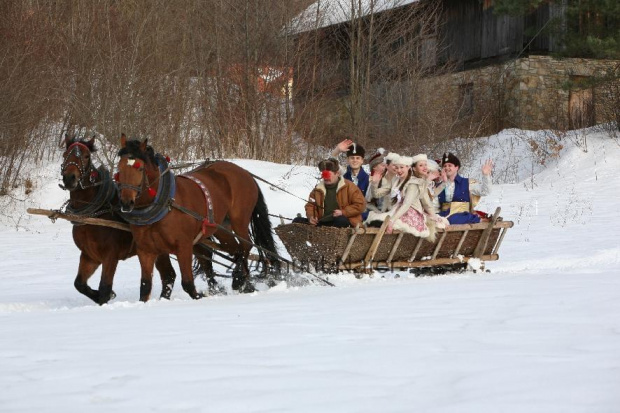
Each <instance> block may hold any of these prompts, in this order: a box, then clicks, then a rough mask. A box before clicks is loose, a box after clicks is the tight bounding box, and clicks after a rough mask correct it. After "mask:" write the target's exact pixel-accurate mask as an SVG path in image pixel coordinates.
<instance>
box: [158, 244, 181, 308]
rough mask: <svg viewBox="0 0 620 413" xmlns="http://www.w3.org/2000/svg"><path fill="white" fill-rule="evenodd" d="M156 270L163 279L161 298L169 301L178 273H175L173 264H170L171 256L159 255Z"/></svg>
mask: <svg viewBox="0 0 620 413" xmlns="http://www.w3.org/2000/svg"><path fill="white" fill-rule="evenodd" d="M155 268H157V271H159V276H160V278H161V295H160V298H164V299H166V300H169V299H170V295H171V294H172V287H173V286H174V280H175V279H176V278H177V273H176V272H175V271H174V268H173V267H172V263H171V262H170V256H169V255H167V254H164V255H159V256H158V257H157V259H156V260H155Z"/></svg>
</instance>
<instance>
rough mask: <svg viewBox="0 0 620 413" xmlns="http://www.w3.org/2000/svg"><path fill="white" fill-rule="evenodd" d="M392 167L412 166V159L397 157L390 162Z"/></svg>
mask: <svg viewBox="0 0 620 413" xmlns="http://www.w3.org/2000/svg"><path fill="white" fill-rule="evenodd" d="M392 163H393V164H394V165H407V166H411V165H412V164H413V158H412V157H410V156H399V157H398V158H396V159H394V160H393V161H392Z"/></svg>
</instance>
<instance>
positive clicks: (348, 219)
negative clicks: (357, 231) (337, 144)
mask: <svg viewBox="0 0 620 413" xmlns="http://www.w3.org/2000/svg"><path fill="white" fill-rule="evenodd" d="M318 166H319V171H320V172H321V177H322V180H321V181H320V182H319V183H318V185H317V186H316V187H315V188H314V189H313V190H312V192H310V197H309V200H308V203H306V207H305V209H306V217H307V218H295V219H294V220H293V222H298V223H309V224H311V225H318V226H331V227H340V228H345V227H350V226H356V225H357V224H360V223H361V222H362V212H363V211H364V209H366V200H365V199H364V195H363V194H362V191H360V190H359V188H358V187H357V186H355V184H353V182H351V181H348V180H346V179H343V178H342V177H341V176H340V165H339V164H338V160H336V159H334V158H330V159H326V160H323V161H321V162H319V165H318Z"/></svg>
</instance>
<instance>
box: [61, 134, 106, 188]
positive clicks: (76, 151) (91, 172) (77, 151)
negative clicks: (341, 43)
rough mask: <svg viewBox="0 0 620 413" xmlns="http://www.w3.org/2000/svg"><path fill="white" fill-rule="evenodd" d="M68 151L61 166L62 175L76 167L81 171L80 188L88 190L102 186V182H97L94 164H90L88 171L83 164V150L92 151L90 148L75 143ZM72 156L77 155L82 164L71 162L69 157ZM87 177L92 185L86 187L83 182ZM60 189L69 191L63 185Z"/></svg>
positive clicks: (80, 143)
mask: <svg viewBox="0 0 620 413" xmlns="http://www.w3.org/2000/svg"><path fill="white" fill-rule="evenodd" d="M67 150H68V151H67V155H66V156H65V158H64V159H63V161H62V164H60V173H61V174H62V173H63V172H64V170H65V169H66V168H67V167H68V166H75V167H76V168H77V169H78V171H80V180H79V181H78V183H79V185H80V188H82V189H86V188H90V187H93V186H97V185H101V183H102V181H101V182H99V183H97V182H96V180H97V175H98V171H97V170H96V169H94V168H93V163H92V162H88V169H87V168H86V167H85V166H84V163H83V162H82V151H83V150H86V151H90V149H88V146H86V145H84V144H83V143H82V142H74V143H72V144H71V145H70V146H69V148H67ZM71 155H75V156H76V157H77V158H78V159H79V160H80V162H79V163H77V162H74V161H71V162H69V157H70V156H71ZM86 175H88V176H89V181H90V185H88V186H84V184H83V183H82V180H83V179H84V177H85V176H86ZM60 187H61V188H62V189H67V188H65V187H64V186H63V185H60Z"/></svg>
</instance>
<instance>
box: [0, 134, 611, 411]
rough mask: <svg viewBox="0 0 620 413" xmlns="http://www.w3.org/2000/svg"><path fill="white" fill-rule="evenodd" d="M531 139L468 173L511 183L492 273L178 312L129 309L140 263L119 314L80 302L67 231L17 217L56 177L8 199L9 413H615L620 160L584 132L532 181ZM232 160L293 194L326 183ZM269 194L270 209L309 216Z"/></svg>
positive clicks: (134, 305)
mask: <svg viewBox="0 0 620 413" xmlns="http://www.w3.org/2000/svg"><path fill="white" fill-rule="evenodd" d="M528 133H530V134H533V135H535V133H534V132H528ZM524 134H525V132H524V131H504V132H503V133H501V134H499V135H496V136H493V137H490V138H487V139H488V144H487V146H486V147H487V152H488V153H482V154H480V155H481V156H480V160H479V162H473V163H472V165H475V164H479V163H481V161H482V159H484V158H486V157H488V156H492V157H494V158H495V160H496V163H497V170H496V173H495V176H496V179H497V178H498V177H500V176H504V177H510V178H505V179H503V181H502V183H499V184H497V185H495V186H494V191H493V193H492V194H491V195H490V196H488V197H486V198H485V199H483V203H482V204H481V205H480V209H483V210H487V211H492V210H494V209H495V207H496V206H501V207H502V211H503V212H502V215H503V217H504V219H506V220H512V221H514V222H515V227H514V228H512V229H511V230H509V231H508V234H507V235H506V238H505V240H504V242H503V244H502V248H501V250H500V260H499V261H496V262H490V263H487V268H489V269H490V270H491V272H490V273H476V274H473V273H469V274H465V275H456V274H452V275H445V276H438V277H418V278H415V277H413V276H412V275H409V274H407V273H404V272H403V273H401V274H399V275H400V277H398V278H396V277H395V274H390V273H388V274H386V275H385V277H384V278H382V277H379V276H377V277H375V278H372V279H369V278H364V279H363V280H357V279H355V278H354V277H353V276H352V275H348V274H343V275H339V276H331V277H330V281H332V282H333V283H335V284H336V287H335V288H332V287H321V286H318V285H311V286H307V287H290V288H287V286H286V285H284V284H280V285H278V286H276V287H274V288H273V289H271V290H266V291H261V292H258V293H254V294H250V295H236V294H235V295H227V296H217V297H210V298H206V299H203V300H200V301H192V300H191V299H189V297H188V296H187V295H186V294H185V293H184V292H183V291H182V289H181V288H180V285H179V284H180V283H179V282H178V281H177V285H176V286H175V290H174V292H173V299H172V300H171V301H159V300H158V299H152V300H151V301H150V302H148V303H146V304H143V303H140V302H139V301H138V297H139V278H140V277H139V265H138V260H137V259H136V258H133V259H130V260H128V261H126V262H122V263H121V264H120V265H119V268H118V271H117V274H116V279H115V285H114V290H115V292H116V293H117V297H116V299H114V300H113V301H112V302H111V303H110V304H108V305H105V306H103V307H99V306H97V305H95V304H94V303H93V302H91V301H90V300H88V299H87V298H86V297H84V296H82V295H80V294H79V293H78V292H77V291H75V289H74V288H73V280H74V278H75V274H76V271H77V263H78V257H79V252H78V250H77V248H76V247H75V246H74V244H73V241H72V238H71V226H70V224H69V223H67V222H66V221H59V222H56V223H55V224H54V223H51V222H50V221H49V220H48V219H47V218H44V217H40V216H28V215H27V214H25V208H27V207H43V208H48V207H49V208H58V207H59V206H60V205H61V204H62V203H63V202H64V200H65V199H66V197H67V194H66V193H64V192H63V191H61V190H60V189H59V188H58V186H57V184H58V182H59V181H58V178H59V172H58V171H59V165H60V161H58V162H57V163H54V164H50V165H49V167H47V168H45V169H44V170H43V171H42V172H39V173H37V174H35V175H33V180H34V181H35V188H36V189H35V192H34V193H33V194H31V195H30V196H28V197H26V196H25V195H24V194H23V188H22V189H17V190H16V191H15V193H14V194H13V195H12V196H11V197H1V198H0V208H2V216H1V217H0V242H1V244H2V246H3V251H4V257H3V260H2V268H3V274H2V276H0V291H2V293H1V294H0V333H1V334H0V412H2V413H6V412H63V413H66V412H106V413H107V412H545V413H548V412H610V413H611V412H619V411H620V274H619V273H620V270H619V267H620V266H619V264H620V242H619V235H620V220H619V219H618V218H617V215H618V200H619V199H620V198H619V194H620V180H619V179H618V178H617V176H618V169H619V167H620V146H618V144H617V143H616V142H615V141H613V140H612V139H610V138H609V137H608V136H606V135H604V134H601V133H594V132H592V133H589V134H588V135H587V144H588V147H587V152H584V151H583V150H582V149H581V148H579V147H576V146H575V145H574V144H571V143H570V141H568V140H567V141H566V142H564V146H565V147H564V149H563V150H562V152H561V156H560V158H559V159H550V160H548V161H547V163H546V165H545V166H541V165H536V164H533V163H532V162H531V161H530V160H529V159H530V158H529V157H530V155H529V152H528V146H527V145H525V144H524V142H523V139H522V137H523V135H524ZM518 136H520V138H518ZM435 155H439V154H435ZM235 162H237V163H238V164H240V165H242V166H244V167H246V168H248V169H250V170H251V171H252V172H254V173H256V174H257V175H259V176H261V177H263V178H264V179H266V180H268V181H271V182H274V183H275V184H277V185H282V186H284V187H286V188H287V189H288V190H290V191H292V192H294V193H296V194H298V195H299V196H301V197H305V196H307V194H308V193H309V191H310V189H311V188H312V187H313V185H314V183H315V182H316V176H317V175H318V174H317V173H316V172H315V170H314V169H313V168H309V167H293V166H290V165H279V164H272V163H267V162H259V161H250V160H238V161H235ZM510 168H512V169H510ZM507 171H508V172H507ZM464 172H465V173H464V174H465V175H469V176H471V177H477V176H479V174H480V172H479V170H478V168H477V167H476V168H474V167H472V168H470V169H469V170H468V171H464ZM500 180H501V179H500ZM260 186H261V188H262V190H263V192H264V194H265V197H266V199H267V202H268V204H269V208H270V212H271V213H275V214H282V215H283V216H285V217H293V216H295V214H296V213H297V212H301V211H303V202H302V201H301V200H298V199H296V198H294V197H292V196H290V195H287V194H284V193H282V192H278V191H276V190H273V189H270V188H269V187H268V186H267V185H265V184H262V183H261V184H260ZM274 224H276V222H275V221H274ZM280 247H281V245H280ZM281 248H282V247H281ZM98 282H99V272H97V273H96V274H95V276H93V278H92V280H91V285H92V286H95V287H96V286H97V285H98ZM199 286H200V287H201V288H205V286H204V283H202V284H199ZM159 289H160V286H159V285H158V283H157V282H155V283H154V291H153V295H152V297H158V295H159Z"/></svg>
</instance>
